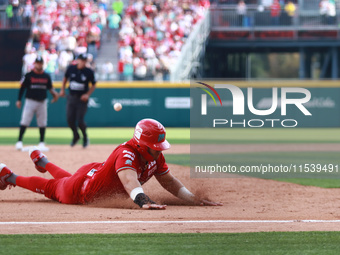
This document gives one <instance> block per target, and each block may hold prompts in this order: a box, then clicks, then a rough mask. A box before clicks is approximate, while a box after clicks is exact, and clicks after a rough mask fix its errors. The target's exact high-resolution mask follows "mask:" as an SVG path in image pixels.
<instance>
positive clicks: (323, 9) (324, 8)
mask: <svg viewBox="0 0 340 255" xmlns="http://www.w3.org/2000/svg"><path fill="white" fill-rule="evenodd" d="M319 10H320V16H321V24H323V25H325V24H327V12H328V0H321V2H320V4H319Z"/></svg>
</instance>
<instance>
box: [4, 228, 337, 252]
mask: <svg viewBox="0 0 340 255" xmlns="http://www.w3.org/2000/svg"><path fill="white" fill-rule="evenodd" d="M339 239H340V232H261V233H236V234H226V233H208V234H206V233H204V234H203V233H202V234H197V233H196V234H76V235H15V236H13V235H0V255H1V254H4V255H5V254H6V255H8V254H20V255H24V254H35V255H39V254H72V255H80V254H132V255H135V254H148V255H152V254H233V255H234V254H236V255H237V254H249V255H256V254H298V255H301V254H318V255H323V254H338V250H337V248H338V246H339V244H338V242H339Z"/></svg>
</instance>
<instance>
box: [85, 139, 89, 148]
mask: <svg viewBox="0 0 340 255" xmlns="http://www.w3.org/2000/svg"><path fill="white" fill-rule="evenodd" d="M89 144H90V140H89V139H84V141H83V148H86V147H87V146H89Z"/></svg>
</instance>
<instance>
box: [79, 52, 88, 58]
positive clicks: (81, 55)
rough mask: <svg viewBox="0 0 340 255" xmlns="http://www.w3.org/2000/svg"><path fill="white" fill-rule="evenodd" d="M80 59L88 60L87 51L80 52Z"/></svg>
mask: <svg viewBox="0 0 340 255" xmlns="http://www.w3.org/2000/svg"><path fill="white" fill-rule="evenodd" d="M78 59H81V60H87V54H86V53H81V54H79V56H78Z"/></svg>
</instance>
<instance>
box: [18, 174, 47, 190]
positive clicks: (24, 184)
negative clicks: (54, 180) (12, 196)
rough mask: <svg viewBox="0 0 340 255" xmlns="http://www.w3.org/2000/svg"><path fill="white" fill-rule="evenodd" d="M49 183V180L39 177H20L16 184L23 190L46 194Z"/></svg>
mask: <svg viewBox="0 0 340 255" xmlns="http://www.w3.org/2000/svg"><path fill="white" fill-rule="evenodd" d="M48 181H49V179H45V178H41V177H37V176H32V177H24V176H18V177H17V179H16V184H17V185H18V186H19V187H21V188H24V189H28V190H31V191H33V192H36V193H42V194H44V192H45V187H46V184H47V183H48Z"/></svg>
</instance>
